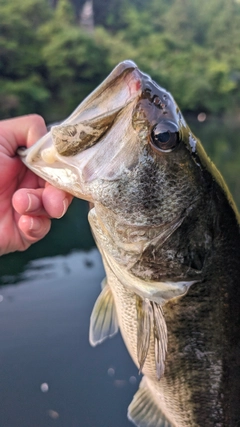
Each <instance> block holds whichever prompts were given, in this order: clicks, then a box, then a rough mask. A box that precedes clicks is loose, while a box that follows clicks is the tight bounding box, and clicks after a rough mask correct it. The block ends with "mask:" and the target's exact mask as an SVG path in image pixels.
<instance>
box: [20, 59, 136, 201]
mask: <svg viewBox="0 0 240 427" xmlns="http://www.w3.org/2000/svg"><path fill="white" fill-rule="evenodd" d="M142 86H143V74H142V73H141V72H140V71H139V70H138V68H137V65H136V64H135V63H134V62H133V61H130V60H127V61H123V62H121V63H120V64H118V65H117V66H116V67H115V68H114V70H113V71H112V72H111V74H110V75H109V76H108V77H107V78H106V79H105V80H104V81H103V83H102V84H101V85H100V86H98V87H97V88H96V89H95V90H94V91H93V92H92V93H91V94H90V95H89V96H88V97H87V98H86V99H85V100H84V101H83V102H82V103H81V104H80V105H79V106H78V107H77V108H76V110H75V111H74V112H73V113H72V114H71V115H70V116H69V117H68V118H67V119H66V120H65V121H63V122H62V123H61V124H60V125H56V126H52V127H51V129H50V131H49V132H48V133H47V134H46V135H45V136H43V137H42V138H41V139H40V140H39V141H38V142H36V143H35V144H34V145H33V146H32V147H30V148H28V149H24V148H20V149H19V150H18V154H19V155H20V157H21V158H22V161H23V162H24V163H25V164H26V166H27V167H28V168H29V169H31V170H32V171H33V172H34V173H36V174H37V175H39V176H40V177H42V178H43V179H45V180H46V181H48V182H50V183H51V184H53V185H54V186H56V187H59V188H62V189H64V190H66V191H68V192H69V193H71V194H73V195H74V196H77V197H80V198H84V199H86V200H90V201H91V197H90V196H89V195H88V194H87V192H86V190H85V188H84V187H85V185H84V184H85V183H86V182H89V181H92V180H93V179H95V178H96V177H97V175H98V177H99V176H101V174H102V175H104V173H103V170H102V172H101V173H100V175H99V173H97V172H96V169H97V170H98V172H99V168H100V166H99V165H100V164H99V161H100V159H99V157H101V156H99V153H100V151H102V152H103V151H105V157H104V164H105V166H106V165H108V167H107V168H105V169H106V173H105V176H106V177H107V178H108V179H115V178H116V176H115V175H116V174H114V173H113V166H110V164H111V161H112V160H113V158H115V157H116V152H114V150H111V149H108V145H109V141H108V140H109V134H111V133H112V135H111V137H112V138H114V133H115V139H116V137H117V134H119V132H120V126H123V120H121V116H122V115H123V114H124V112H126V113H127V112H128V113H129V112H131V111H132V108H133V107H132V105H135V104H136V102H137V99H138V98H139V96H140V95H141V93H142ZM125 122H127V126H129V125H130V123H129V122H130V120H127V121H126V116H125ZM113 128H114V129H113ZM122 131H123V135H124V136H125V135H126V133H127V131H129V129H122V128H121V132H122ZM120 139H121V138H120ZM104 140H106V141H107V143H106V146H103V144H101V143H102V142H103V141H104ZM119 145H120V146H121V142H120V143H119V144H118V152H119V150H120V151H121V150H123V148H124V147H123V146H122V147H119ZM122 145H125V146H126V144H122ZM96 146H99V148H98V149H95V148H96ZM107 150H108V152H107ZM110 152H111V153H110ZM86 153H88V154H87V155H86ZM83 154H84V156H83ZM129 154H130V153H129ZM125 155H126V153H124V156H125ZM85 157H86V158H87V161H86V158H85ZM94 157H95V161H93V158H94ZM122 157H123V156H122ZM130 157H132V156H130ZM96 159H98V161H97V163H98V165H97V164H96ZM94 169H95V171H94ZM100 169H101V168H100ZM111 177H112V178H111Z"/></svg>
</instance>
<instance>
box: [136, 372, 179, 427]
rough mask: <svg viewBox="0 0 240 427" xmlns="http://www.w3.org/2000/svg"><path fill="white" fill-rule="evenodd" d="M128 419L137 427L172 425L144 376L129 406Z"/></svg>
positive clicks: (165, 426)
mask: <svg viewBox="0 0 240 427" xmlns="http://www.w3.org/2000/svg"><path fill="white" fill-rule="evenodd" d="M128 419H129V420H130V421H132V422H133V423H134V424H135V425H136V426H137V427H172V424H171V423H170V421H169V420H168V419H167V418H166V416H165V415H164V414H163V412H162V410H161V408H160V405H158V403H157V401H156V400H155V399H154V397H153V395H152V393H151V391H150V390H149V388H148V386H147V383H146V380H145V378H144V377H143V379H142V381H141V383H140V386H139V389H138V391H137V393H136V394H135V395H134V397H133V400H132V402H131V403H130V405H129V407H128Z"/></svg>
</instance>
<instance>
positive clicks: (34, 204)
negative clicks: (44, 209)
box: [26, 193, 41, 212]
mask: <svg viewBox="0 0 240 427" xmlns="http://www.w3.org/2000/svg"><path fill="white" fill-rule="evenodd" d="M27 196H28V207H27V209H26V212H30V211H31V212H34V211H36V210H37V209H39V208H40V207H41V202H40V200H39V197H37V196H35V194H30V193H27Z"/></svg>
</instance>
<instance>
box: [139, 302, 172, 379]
mask: <svg viewBox="0 0 240 427" xmlns="http://www.w3.org/2000/svg"><path fill="white" fill-rule="evenodd" d="M136 308H137V325H138V328H137V357H138V363H139V370H140V372H141V371H142V369H143V366H144V363H145V360H146V357H147V354H148V349H149V345H150V336H151V331H153V337H154V348H155V364H156V375H157V379H158V380H160V378H161V377H162V376H163V374H164V361H165V357H166V353H167V326H166V322H165V319H164V315H163V310H162V307H161V305H160V304H157V303H156V302H154V301H149V299H147V298H141V297H140V296H138V295H137V296H136Z"/></svg>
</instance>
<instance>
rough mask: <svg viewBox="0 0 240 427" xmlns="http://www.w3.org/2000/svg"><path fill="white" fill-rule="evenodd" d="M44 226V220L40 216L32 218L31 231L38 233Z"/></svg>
mask: <svg viewBox="0 0 240 427" xmlns="http://www.w3.org/2000/svg"><path fill="white" fill-rule="evenodd" d="M41 228H42V221H41V220H40V219H38V218H31V222H30V227H29V231H31V232H33V233H36V232H38V231H40V230H41Z"/></svg>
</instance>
